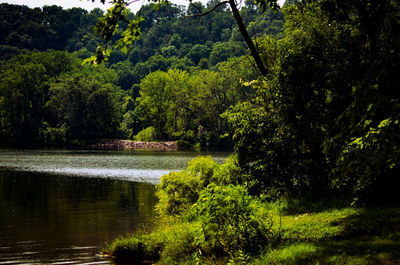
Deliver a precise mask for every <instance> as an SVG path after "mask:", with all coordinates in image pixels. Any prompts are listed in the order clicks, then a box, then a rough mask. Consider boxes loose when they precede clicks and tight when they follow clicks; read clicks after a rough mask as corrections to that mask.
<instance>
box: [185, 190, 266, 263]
mask: <svg viewBox="0 0 400 265" xmlns="http://www.w3.org/2000/svg"><path fill="white" fill-rule="evenodd" d="M191 214H192V215H193V216H195V217H198V220H199V221H200V223H201V229H202V230H201V231H202V233H203V238H201V240H202V241H201V243H200V244H201V245H202V250H203V251H204V252H205V253H210V254H211V255H216V256H218V255H222V254H225V255H226V254H227V253H231V254H233V253H235V252H236V251H237V250H243V251H245V252H246V253H254V252H257V251H259V250H260V249H262V248H263V247H265V246H266V245H268V243H269V242H268V241H269V240H270V239H271V237H272V235H271V231H270V228H271V224H272V223H271V220H270V219H269V217H268V214H267V212H266V211H265V209H264V208H263V207H262V206H261V203H260V202H259V201H257V200H256V199H255V198H252V197H251V196H249V195H248V194H247V191H246V189H245V188H244V187H243V186H234V185H228V186H217V185H215V184H210V185H208V186H207V188H205V189H204V190H202V191H201V192H200V196H199V199H198V200H197V202H196V204H195V205H194V207H193V209H192V213H191Z"/></svg>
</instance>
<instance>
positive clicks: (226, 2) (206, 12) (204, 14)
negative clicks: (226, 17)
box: [184, 1, 229, 17]
mask: <svg viewBox="0 0 400 265" xmlns="http://www.w3.org/2000/svg"><path fill="white" fill-rule="evenodd" d="M228 3H229V1H222V2H219V3H218V4H216V5H215V6H214V7H213V8H211V9H209V10H207V11H205V12H201V13H199V14H194V15H189V16H184V17H202V16H206V15H208V14H210V13H211V12H213V11H214V10H215V9H217V8H218V7H220V6H223V5H226V4H228ZM195 7H196V6H195ZM196 8H197V7H196ZM197 10H199V8H197ZM199 11H201V10H199Z"/></svg>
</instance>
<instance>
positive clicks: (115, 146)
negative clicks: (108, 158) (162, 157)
mask: <svg viewBox="0 0 400 265" xmlns="http://www.w3.org/2000/svg"><path fill="white" fill-rule="evenodd" d="M90 148H92V149H99V150H151V151H178V145H177V142H176V141H168V142H142V141H130V140H114V141H110V142H106V143H97V144H93V145H91V146H90Z"/></svg>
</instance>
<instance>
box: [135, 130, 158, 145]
mask: <svg viewBox="0 0 400 265" xmlns="http://www.w3.org/2000/svg"><path fill="white" fill-rule="evenodd" d="M135 140H137V141H143V142H151V141H155V140H157V134H156V129H155V128H154V127H153V126H150V127H147V128H146V129H144V130H141V131H140V132H139V133H138V134H137V135H136V136H135Z"/></svg>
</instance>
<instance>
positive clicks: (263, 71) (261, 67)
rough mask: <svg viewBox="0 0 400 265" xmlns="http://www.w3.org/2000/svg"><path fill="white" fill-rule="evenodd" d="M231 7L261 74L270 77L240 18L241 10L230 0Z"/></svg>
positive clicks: (233, 0)
mask: <svg viewBox="0 0 400 265" xmlns="http://www.w3.org/2000/svg"><path fill="white" fill-rule="evenodd" d="M229 5H230V7H231V10H232V13H233V16H234V18H235V20H236V23H237V25H238V28H239V31H240V34H242V36H243V38H244V40H245V41H246V44H247V47H248V48H249V50H250V53H251V56H253V58H254V61H255V63H256V65H257V69H258V70H259V71H260V74H261V75H262V76H264V77H266V76H267V75H268V70H267V68H266V67H265V65H264V63H263V61H262V60H261V57H260V54H259V53H258V51H257V48H256V47H255V46H254V43H253V40H252V39H251V37H250V35H249V33H248V32H247V29H246V26H245V25H244V23H243V19H242V17H241V16H240V13H239V10H238V9H237V7H236V3H235V0H229Z"/></svg>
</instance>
